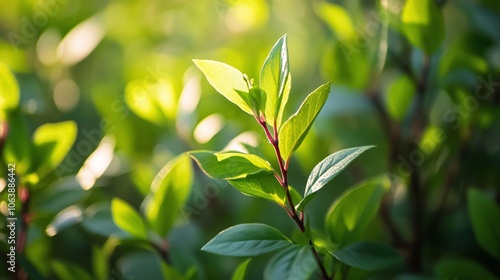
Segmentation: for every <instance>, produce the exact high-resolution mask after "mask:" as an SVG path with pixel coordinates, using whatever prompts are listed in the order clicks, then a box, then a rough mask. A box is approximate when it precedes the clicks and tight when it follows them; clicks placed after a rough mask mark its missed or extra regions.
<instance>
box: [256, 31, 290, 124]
mask: <svg viewBox="0 0 500 280" xmlns="http://www.w3.org/2000/svg"><path fill="white" fill-rule="evenodd" d="M290 84H291V78H290V66H289V63H288V48H287V39H286V35H283V37H281V38H280V39H279V40H278V42H276V44H275V45H274V46H273V48H272V49H271V52H270V53H269V56H268V57H267V59H266V61H265V62H264V65H263V66H262V69H261V71H260V87H261V89H263V90H264V91H265V92H266V110H265V117H266V122H267V123H268V124H270V125H271V126H274V122H275V121H276V126H277V127H276V129H278V128H279V127H280V125H281V121H282V117H283V110H284V107H285V105H286V103H287V101H288V96H289V94H290Z"/></svg>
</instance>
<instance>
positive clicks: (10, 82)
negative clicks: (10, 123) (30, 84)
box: [0, 62, 19, 120]
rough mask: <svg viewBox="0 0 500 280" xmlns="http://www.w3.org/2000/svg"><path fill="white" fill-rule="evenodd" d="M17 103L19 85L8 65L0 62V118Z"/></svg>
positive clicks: (14, 107)
mask: <svg viewBox="0 0 500 280" xmlns="http://www.w3.org/2000/svg"><path fill="white" fill-rule="evenodd" d="M18 105H19V85H18V84H17V81H16V78H15V77H14V75H13V74H12V72H10V70H9V67H7V65H5V64H4V63H1V62H0V120H2V119H4V118H5V117H6V116H5V115H4V114H5V113H7V112H8V111H11V110H14V109H16V108H17V107H18Z"/></svg>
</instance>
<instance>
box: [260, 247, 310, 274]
mask: <svg viewBox="0 0 500 280" xmlns="http://www.w3.org/2000/svg"><path fill="white" fill-rule="evenodd" d="M317 267H318V265H317V263H316V261H315V260H314V257H313V255H312V252H311V248H310V247H309V246H293V247H290V248H287V249H285V250H283V251H281V252H278V253H277V254H276V255H274V256H273V257H272V258H271V260H269V262H268V263H267V266H266V269H265V270H264V279H266V280H273V279H297V280H307V279H309V277H311V275H312V274H313V273H314V271H315V270H316V268H317Z"/></svg>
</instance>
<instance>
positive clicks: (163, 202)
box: [144, 154, 193, 237]
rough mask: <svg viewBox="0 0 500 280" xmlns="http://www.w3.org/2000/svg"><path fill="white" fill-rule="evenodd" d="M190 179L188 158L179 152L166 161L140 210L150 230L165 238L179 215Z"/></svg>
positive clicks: (191, 179) (190, 183) (188, 188)
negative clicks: (142, 209)
mask: <svg viewBox="0 0 500 280" xmlns="http://www.w3.org/2000/svg"><path fill="white" fill-rule="evenodd" d="M192 182H193V170H192V165H191V159H190V158H189V156H188V155H186V154H182V155H180V156H178V157H176V158H174V159H172V160H170V161H169V162H168V163H167V164H166V165H165V166H164V167H163V168H162V169H161V170H160V172H158V174H157V175H156V177H155V178H154V179H153V182H152V183H151V193H150V195H149V196H148V198H147V199H146V200H145V202H144V203H145V208H144V209H145V210H144V213H145V215H146V218H147V220H148V222H149V224H150V225H151V227H152V229H153V230H154V231H155V232H156V233H157V234H158V235H160V236H161V237H165V236H166V235H167V233H168V232H169V230H170V228H171V227H172V226H173V224H174V222H175V220H176V219H177V217H178V216H179V215H180V213H181V212H180V209H181V207H182V205H183V204H184V203H185V201H186V200H187V198H188V197H189V193H190V191H191V186H192Z"/></svg>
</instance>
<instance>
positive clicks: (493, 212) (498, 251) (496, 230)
mask: <svg viewBox="0 0 500 280" xmlns="http://www.w3.org/2000/svg"><path fill="white" fill-rule="evenodd" d="M467 206H468V209H469V217H470V219H471V223H472V228H473V229H474V236H475V237H476V241H477V243H479V245H480V246H481V248H483V250H485V251H486V252H488V253H489V254H490V255H492V256H493V257H494V258H496V259H497V260H500V223H498V217H500V207H499V206H498V205H496V204H495V202H494V201H493V200H492V199H491V198H489V197H488V196H487V195H485V194H484V193H482V192H480V191H478V190H476V189H469V190H468V192H467Z"/></svg>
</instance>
